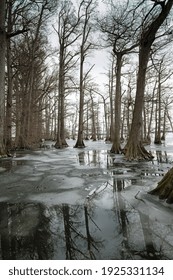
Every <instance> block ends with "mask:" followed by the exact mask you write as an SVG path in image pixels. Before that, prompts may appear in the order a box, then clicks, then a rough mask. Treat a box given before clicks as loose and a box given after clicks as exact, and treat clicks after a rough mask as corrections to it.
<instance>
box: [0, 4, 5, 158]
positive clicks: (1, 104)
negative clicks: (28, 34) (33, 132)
mask: <svg viewBox="0 0 173 280" xmlns="http://www.w3.org/2000/svg"><path fill="white" fill-rule="evenodd" d="M5 3H6V1H5V0H1V8H0V157H1V156H4V155H5V154H6V153H5V147H4V120H5V116H4V114H5V110H4V108H5V53H6V32H5Z"/></svg>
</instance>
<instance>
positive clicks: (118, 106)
mask: <svg viewBox="0 0 173 280" xmlns="http://www.w3.org/2000/svg"><path fill="white" fill-rule="evenodd" d="M116 57H117V62H116V92H115V121H114V136H113V145H112V148H111V153H115V154H119V153H120V151H121V147H120V126H121V67H122V57H123V55H122V54H121V53H117V54H116Z"/></svg>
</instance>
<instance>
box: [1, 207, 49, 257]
mask: <svg viewBox="0 0 173 280" xmlns="http://www.w3.org/2000/svg"><path fill="white" fill-rule="evenodd" d="M45 210H46V208H45V207H44V206H43V205H42V204H33V203H27V204H23V203H19V204H11V203H5V202H4V203H1V204H0V217H1V220H0V237H1V256H0V257H1V259H51V258H52V253H53V248H52V242H51V234H50V232H49V230H48V228H49V222H50V220H49V218H48V217H46V215H45Z"/></svg>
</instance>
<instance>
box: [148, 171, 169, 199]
mask: <svg viewBox="0 0 173 280" xmlns="http://www.w3.org/2000/svg"><path fill="white" fill-rule="evenodd" d="M149 194H153V195H157V196H159V198H160V199H164V200H166V202H167V203H170V204H171V203H173V167H172V168H171V169H170V170H169V171H168V172H167V173H166V174H165V176H164V177H163V179H162V180H161V181H160V182H159V183H158V185H157V187H156V188H155V189H154V190H152V191H150V192H149Z"/></svg>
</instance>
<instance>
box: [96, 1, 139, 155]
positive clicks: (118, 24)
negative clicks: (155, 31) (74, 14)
mask: <svg viewBox="0 0 173 280" xmlns="http://www.w3.org/2000/svg"><path fill="white" fill-rule="evenodd" d="M130 9H131V7H130V5H129V1H127V2H125V3H124V6H122V5H121V4H120V5H119V6H118V5H117V4H116V5H115V4H113V2H112V1H110V11H109V12H108V15H107V16H106V18H105V19H103V20H102V21H101V24H100V28H101V31H102V32H103V33H105V34H106V38H107V41H108V42H109V46H111V47H112V48H113V54H114V56H115V57H116V64H115V77H116V88H115V98H114V102H115V104H114V110H115V119H114V132H113V134H114V135H113V145H112V148H111V152H113V153H120V151H121V147H120V127H121V75H122V66H123V57H124V56H125V55H127V54H129V53H131V52H132V50H134V49H135V48H136V47H137V46H138V40H137V37H135V36H134V34H135V29H136V22H135V17H136V14H135V12H134V13H132V12H130Z"/></svg>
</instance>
